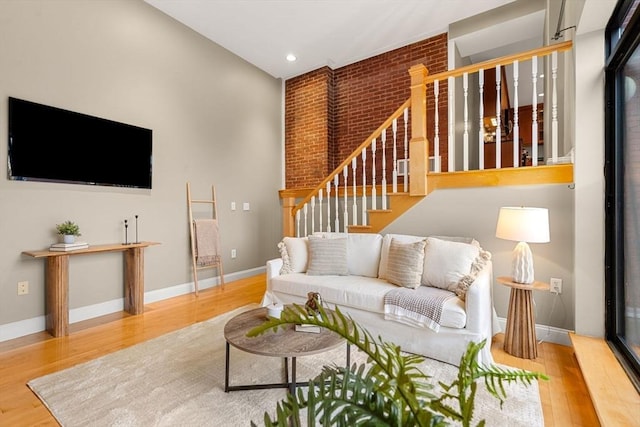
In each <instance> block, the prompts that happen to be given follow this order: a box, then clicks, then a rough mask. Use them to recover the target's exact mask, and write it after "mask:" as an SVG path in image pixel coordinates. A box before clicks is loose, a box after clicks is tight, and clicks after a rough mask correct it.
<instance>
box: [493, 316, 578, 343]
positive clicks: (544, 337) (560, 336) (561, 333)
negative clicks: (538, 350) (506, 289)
mask: <svg viewBox="0 0 640 427" xmlns="http://www.w3.org/2000/svg"><path fill="white" fill-rule="evenodd" d="M498 323H499V324H500V329H502V331H503V332H504V331H505V330H506V329H507V319H505V318H504V317H498ZM569 332H573V331H569V330H567V329H561V328H556V327H555V326H545V325H538V324H536V338H538V343H541V342H552V343H554V344H560V345H566V346H571V339H570V338H569Z"/></svg>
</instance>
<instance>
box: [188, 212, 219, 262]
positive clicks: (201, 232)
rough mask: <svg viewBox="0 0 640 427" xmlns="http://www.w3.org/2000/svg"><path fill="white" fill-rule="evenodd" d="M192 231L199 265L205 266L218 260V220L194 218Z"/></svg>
mask: <svg viewBox="0 0 640 427" xmlns="http://www.w3.org/2000/svg"><path fill="white" fill-rule="evenodd" d="M193 231H194V234H195V236H196V237H195V240H196V262H197V264H198V265H199V266H207V265H211V264H214V263H216V262H219V260H220V256H219V255H218V253H219V251H218V247H219V245H220V242H219V239H218V220H216V219H195V220H193Z"/></svg>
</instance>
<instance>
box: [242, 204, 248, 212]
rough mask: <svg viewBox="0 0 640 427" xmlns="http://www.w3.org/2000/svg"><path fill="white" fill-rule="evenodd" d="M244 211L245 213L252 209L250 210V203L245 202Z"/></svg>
mask: <svg viewBox="0 0 640 427" xmlns="http://www.w3.org/2000/svg"><path fill="white" fill-rule="evenodd" d="M242 210H243V211H248V210H250V208H249V202H244V203H243V204H242Z"/></svg>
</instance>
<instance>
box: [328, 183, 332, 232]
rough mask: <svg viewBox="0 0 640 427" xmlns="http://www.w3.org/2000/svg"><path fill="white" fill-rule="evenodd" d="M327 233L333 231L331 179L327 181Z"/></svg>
mask: <svg viewBox="0 0 640 427" xmlns="http://www.w3.org/2000/svg"><path fill="white" fill-rule="evenodd" d="M327 233H331V181H328V182H327Z"/></svg>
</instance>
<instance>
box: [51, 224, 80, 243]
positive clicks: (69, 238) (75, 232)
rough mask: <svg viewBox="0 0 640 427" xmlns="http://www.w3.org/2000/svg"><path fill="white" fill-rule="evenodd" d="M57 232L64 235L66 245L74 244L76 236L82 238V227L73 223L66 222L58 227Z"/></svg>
mask: <svg viewBox="0 0 640 427" xmlns="http://www.w3.org/2000/svg"><path fill="white" fill-rule="evenodd" d="M56 231H57V232H58V234H60V235H62V238H63V239H64V243H74V242H75V241H76V236H81V234H80V227H79V226H78V224H76V223H75V222H73V221H65V222H63V223H62V224H57V225H56Z"/></svg>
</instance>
